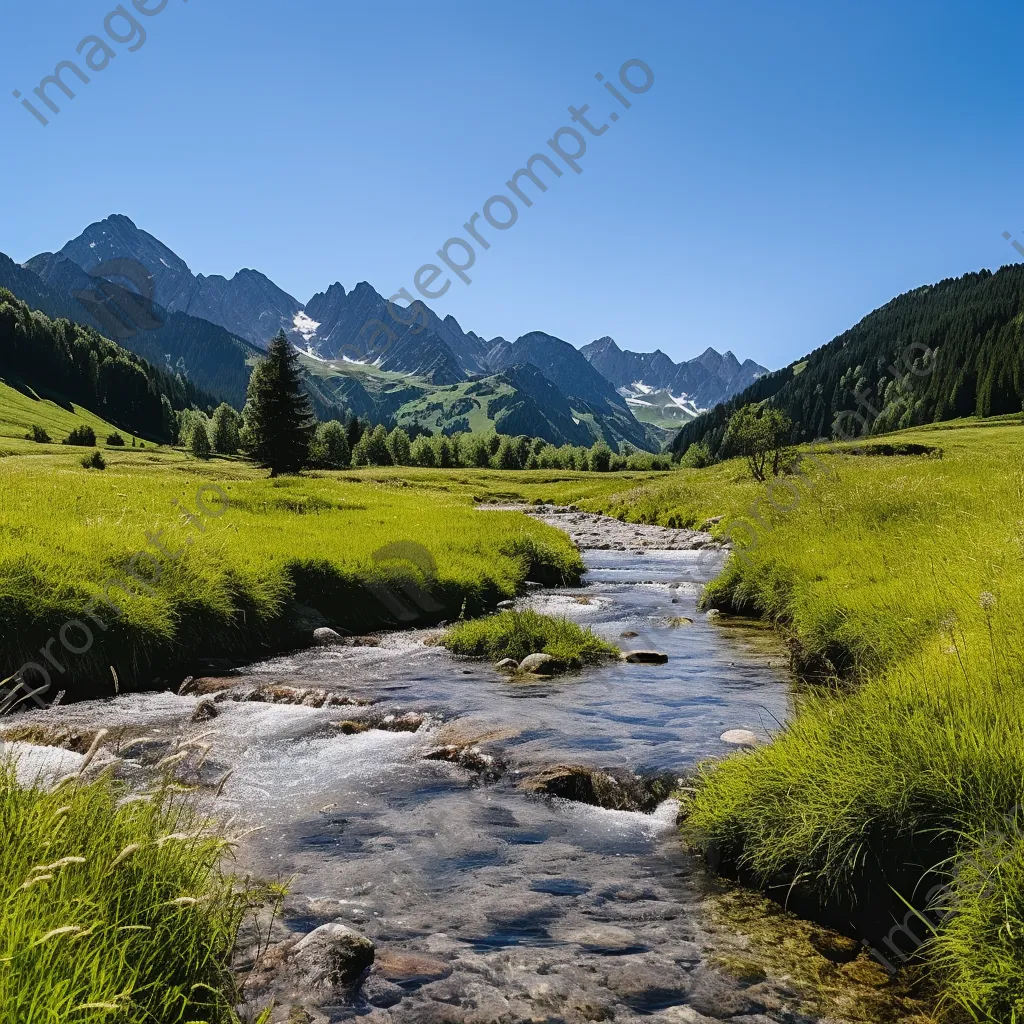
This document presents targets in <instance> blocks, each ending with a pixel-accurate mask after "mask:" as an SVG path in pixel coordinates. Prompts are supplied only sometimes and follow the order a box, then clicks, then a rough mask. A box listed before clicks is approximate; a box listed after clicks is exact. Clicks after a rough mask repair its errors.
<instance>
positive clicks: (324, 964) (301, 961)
mask: <svg viewBox="0 0 1024 1024" xmlns="http://www.w3.org/2000/svg"><path fill="white" fill-rule="evenodd" d="M294 957H295V967H296V969H297V970H298V972H299V974H300V976H301V977H302V979H303V982H304V983H305V984H307V985H309V986H311V987H312V988H315V989H323V988H327V989H331V990H336V989H339V988H341V987H342V986H344V985H348V984H351V983H352V982H353V981H355V980H356V979H357V978H359V977H360V976H361V975H362V973H363V972H364V971H365V970H366V969H367V968H368V967H370V965H371V964H372V963H373V959H374V946H373V943H372V942H371V941H370V940H369V939H368V938H366V937H365V936H364V935H360V934H359V933H358V932H356V931H353V930H352V929H351V928H349V927H348V925H344V924H341V923H340V922H338V921H334V922H332V923H331V924H325V925H321V926H320V927H319V928H317V929H315V930H314V931H311V932H310V933H309V934H308V935H306V936H305V937H303V938H302V939H300V940H299V942H298V943H297V944H296V946H295V950H294Z"/></svg>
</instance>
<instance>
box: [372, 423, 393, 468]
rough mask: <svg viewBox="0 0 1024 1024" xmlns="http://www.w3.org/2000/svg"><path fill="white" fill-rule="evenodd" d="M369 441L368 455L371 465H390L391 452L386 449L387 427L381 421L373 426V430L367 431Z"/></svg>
mask: <svg viewBox="0 0 1024 1024" xmlns="http://www.w3.org/2000/svg"><path fill="white" fill-rule="evenodd" d="M367 434H369V437H370V441H369V446H368V456H369V460H370V465H371V466H390V465H391V453H390V452H389V451H388V428H387V427H385V426H384V424H383V423H381V424H379V425H378V426H376V427H374V428H373V432H372V433H371V432H370V431H367Z"/></svg>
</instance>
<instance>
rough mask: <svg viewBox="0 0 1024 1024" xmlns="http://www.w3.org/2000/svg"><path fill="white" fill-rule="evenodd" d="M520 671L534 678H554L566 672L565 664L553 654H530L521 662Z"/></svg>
mask: <svg viewBox="0 0 1024 1024" xmlns="http://www.w3.org/2000/svg"><path fill="white" fill-rule="evenodd" d="M519 671H520V672H528V673H529V674H530V675H534V676H553V675H557V674H558V673H559V672H564V671H565V662H564V661H560V660H559V659H558V658H556V657H554V656H553V655H551V654H528V655H527V656H526V657H525V658H523V660H522V661H521V662H519Z"/></svg>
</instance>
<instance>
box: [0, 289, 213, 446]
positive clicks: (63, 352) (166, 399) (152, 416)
mask: <svg viewBox="0 0 1024 1024" xmlns="http://www.w3.org/2000/svg"><path fill="white" fill-rule="evenodd" d="M0 377H3V378H4V380H5V381H6V382H7V383H8V384H11V385H13V386H17V385H18V384H23V385H28V386H29V387H31V388H33V389H34V390H35V391H37V392H38V393H39V394H42V395H45V396H46V397H52V398H56V399H60V400H62V401H65V402H73V403H77V404H79V405H82V406H84V407H85V408H87V409H89V410H91V411H92V412H94V413H97V414H98V415H101V416H103V417H104V418H105V419H107V420H109V421H110V422H111V423H114V424H116V425H117V426H119V427H123V428H124V429H126V430H130V431H131V432H132V433H135V434H141V435H142V436H144V437H150V438H155V439H159V440H164V441H170V440H173V439H174V437H175V434H176V431H177V424H176V420H175V417H174V415H173V414H174V411H176V410H178V409H186V408H189V407H191V406H196V407H198V408H203V409H207V410H209V409H212V407H213V406H214V405H216V404H217V403H216V401H215V400H214V398H213V397H212V396H211V395H208V394H206V393H205V392H203V391H200V390H199V389H198V388H196V387H195V386H194V385H193V384H191V383H190V382H189V381H187V380H183V379H182V378H181V377H180V376H172V375H171V374H169V373H167V372H165V371H163V370H159V369H157V368H156V367H154V366H153V365H151V364H150V363H148V362H147V361H146V360H145V359H142V358H140V357H139V356H137V355H135V354H134V353H132V352H127V351H125V350H124V349H123V348H121V347H120V346H119V345H115V344H114V343H113V342H112V341H108V340H107V339H106V338H103V337H101V336H100V335H99V334H98V333H97V332H96V331H95V330H93V329H92V328H91V327H83V326H81V325H80V324H73V323H71V322H70V321H68V320H63V319H60V320H51V319H50V318H49V317H48V316H46V315H44V314H43V313H40V312H38V311H34V310H32V309H30V308H29V307H28V306H27V305H26V304H25V303H24V302H22V301H21V300H20V299H18V298H16V297H15V296H14V295H13V293H11V292H10V291H8V290H7V289H6V288H0Z"/></svg>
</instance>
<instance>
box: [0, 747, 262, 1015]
mask: <svg viewBox="0 0 1024 1024" xmlns="http://www.w3.org/2000/svg"><path fill="white" fill-rule="evenodd" d="M228 845H229V841H228V839H227V838H226V837H224V836H223V835H221V834H220V833H219V831H218V830H216V829H215V828H214V827H213V826H212V825H211V824H210V823H209V822H207V821H205V820H204V819H203V818H201V817H200V816H199V815H198V814H197V812H196V811H195V809H194V805H193V803H192V798H191V796H190V795H188V794H183V793H181V792H180V791H179V790H178V789H177V788H175V787H172V786H170V785H167V784H162V785H160V786H158V787H157V788H155V789H154V790H153V791H152V792H150V793H149V794H148V795H147V796H145V797H144V798H141V799H139V798H135V799H129V796H128V792H127V791H126V790H125V789H123V788H122V787H121V786H119V785H117V784H116V783H114V782H112V781H111V780H110V779H109V778H107V777H101V778H100V779H99V780H98V781H92V782H84V781H82V780H81V779H80V778H78V777H77V776H75V777H71V778H69V779H67V780H65V781H64V782H63V783H62V784H59V785H57V786H52V785H50V786H49V787H44V786H42V785H28V786H25V785H22V786H19V785H18V783H17V780H16V776H15V769H14V765H13V762H12V761H11V760H10V759H5V760H0V1018H2V1019H3V1020H4V1021H11V1022H12V1024H13V1022H14V1021H17V1022H18V1024H53V1022H56V1021H60V1022H61V1024H74V1022H76V1021H82V1022H89V1024H152V1022H153V1021H160V1022H161V1024H177V1022H185V1021H192V1022H199V1021H206V1022H208V1024H229V1022H235V1021H236V1020H237V1017H236V1016H235V1013H234V1009H233V1007H234V1006H235V1004H236V1003H237V1002H238V1001H239V995H238V991H237V986H236V982H235V979H234V977H233V975H232V972H231V957H232V952H233V950H234V946H235V941H236V938H237V934H238V929H239V925H240V923H241V921H242V918H243V915H244V913H245V911H246V908H247V906H248V905H249V896H248V894H247V893H246V892H244V891H243V890H241V889H239V888H238V887H237V886H236V885H235V884H234V883H233V882H232V880H231V879H230V878H228V877H226V876H224V875H223V874H221V871H220V864H221V860H222V857H223V856H224V854H225V852H226V849H227V847H228Z"/></svg>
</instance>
